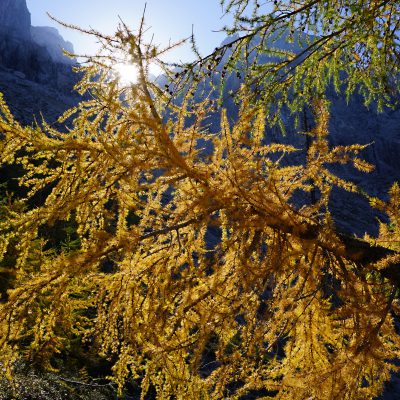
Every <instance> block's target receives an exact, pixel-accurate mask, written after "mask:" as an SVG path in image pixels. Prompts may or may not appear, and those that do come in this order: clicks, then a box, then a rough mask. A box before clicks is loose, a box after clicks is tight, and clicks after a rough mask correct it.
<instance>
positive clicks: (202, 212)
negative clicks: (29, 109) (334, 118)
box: [0, 0, 400, 400]
mask: <svg viewBox="0 0 400 400" xmlns="http://www.w3.org/2000/svg"><path fill="white" fill-rule="evenodd" d="M222 3H223V5H224V6H225V7H226V11H227V12H233V13H234V17H235V23H234V26H233V27H232V28H230V29H227V32H228V33H229V34H232V35H233V34H236V36H232V37H233V39H232V41H231V42H228V43H227V44H226V45H223V46H221V47H219V48H217V49H216V50H215V51H214V52H213V54H211V55H210V56H207V57H204V58H199V60H198V61H195V62H194V63H192V64H188V65H185V66H182V68H181V69H178V70H177V69H174V70H172V69H171V70H168V68H167V66H165V65H164V67H165V68H166V73H167V74H168V76H169V77H170V84H168V85H167V86H168V90H164V88H163V87H161V88H160V87H158V86H157V85H156V84H155V83H154V82H152V81H150V80H149V77H148V70H149V66H150V65H151V63H153V62H158V63H161V64H162V62H161V61H160V59H159V57H160V56H162V55H163V54H164V50H163V49H158V48H157V47H155V46H154V45H153V44H146V43H145V41H144V38H143V34H144V25H143V21H142V23H141V25H140V27H139V29H138V32H136V33H132V32H131V31H129V29H128V28H127V27H126V26H125V25H123V24H121V26H120V28H119V30H118V31H117V33H116V35H115V36H114V37H107V36H104V35H101V34H100V33H95V34H96V35H97V36H98V38H99V40H101V41H102V42H103V43H104V46H105V48H106V50H107V49H108V50H110V51H109V52H108V53H107V54H108V59H106V61H104V60H105V58H96V57H93V58H92V59H91V60H90V61H91V63H90V64H89V65H88V66H85V67H82V68H81V71H82V72H83V74H84V77H83V78H82V81H81V83H80V84H79V86H78V90H80V91H81V93H84V92H86V93H88V94H87V97H86V99H85V100H82V102H81V103H80V104H79V105H78V106H77V107H75V108H73V109H71V110H70V111H68V112H66V113H65V115H63V116H62V117H60V122H63V123H65V125H66V127H67V132H63V131H59V130H56V129H55V128H54V127H52V126H49V125H47V124H46V123H42V124H41V125H40V126H21V125H20V124H19V123H18V122H17V121H16V120H15V119H14V118H13V116H12V115H11V113H10V111H9V110H8V108H7V106H6V104H5V103H4V101H2V102H1V119H0V131H1V141H0V161H1V163H2V164H19V165H21V166H22V167H23V170H24V174H23V175H22V176H21V177H20V178H19V185H20V187H21V188H24V190H25V192H26V195H24V197H23V198H16V197H12V196H10V197H9V198H8V199H6V201H3V202H2V203H1V204H0V212H1V220H0V255H1V256H2V257H3V262H4V260H7V269H8V270H9V271H11V272H12V274H13V279H12V280H10V281H9V282H8V285H7V287H6V288H5V289H2V298H1V303H0V363H1V367H2V368H1V371H2V372H1V373H2V374H4V375H5V376H7V377H8V378H9V379H10V381H12V375H13V367H14V365H15V363H16V362H17V361H18V360H19V359H21V358H25V359H27V360H29V362H36V363H38V364H40V365H42V366H45V367H47V368H54V365H52V363H53V361H54V357H55V356H56V355H57V354H59V353H61V354H64V356H65V355H68V351H69V349H70V344H71V343H72V342H75V343H76V342H77V341H78V342H79V343H80V345H81V346H85V347H90V348H92V349H95V351H96V352H97V353H98V354H99V355H100V356H102V357H105V358H107V359H109V360H110V361H111V362H112V364H113V367H112V373H113V375H112V377H111V379H112V380H114V381H115V382H116V384H117V385H118V387H119V390H120V391H122V389H123V387H124V385H125V384H126V382H127V381H130V382H136V384H137V385H140V388H141V389H140V390H141V398H145V395H146V393H148V392H149V390H151V391H152V393H155V396H156V397H157V398H159V399H166V398H177V399H223V398H232V399H235V398H237V399H240V398H241V397H242V396H244V395H246V394H252V395H253V396H256V395H258V396H259V397H263V398H270V397H271V398H277V399H279V398H280V399H288V400H290V399H293V400H295V399H296V400H297V399H298V400H300V399H301V400H302V399H306V398H307V399H321V400H322V399H360V400H361V399H362V400H364V399H367V398H374V397H375V396H377V395H379V394H380V393H381V392H382V390H383V385H384V383H385V382H386V381H388V380H389V379H390V374H391V372H392V371H396V370H397V367H396V359H398V357H399V346H400V338H399V335H398V332H397V328H396V320H397V318H398V313H399V311H400V310H399V306H400V303H399V300H398V290H399V282H400V274H399V262H400V254H399V252H398V251H399V245H398V243H399V240H400V239H399V238H400V236H399V219H400V215H399V202H400V190H399V187H398V186H397V184H394V185H393V187H392V189H391V191H390V200H389V201H388V202H384V201H383V200H380V199H378V198H370V199H369V200H370V203H371V207H376V208H378V209H379V210H380V211H382V212H385V213H387V215H388V218H389V220H390V222H389V223H387V224H384V223H381V226H380V233H379V236H378V237H377V238H369V237H367V238H365V239H360V238H349V237H346V236H345V235H343V234H342V233H340V232H338V231H337V230H336V228H335V224H334V222H333V220H332V217H331V215H330V212H329V207H328V203H329V199H330V193H331V190H332V188H333V187H334V186H338V187H341V188H343V189H345V190H349V191H354V192H358V189H357V186H356V185H355V184H354V183H352V182H348V181H345V180H343V179H341V178H339V177H338V176H336V175H335V174H334V173H333V172H332V169H331V168H330V166H331V165H332V164H335V163H341V164H344V163H350V164H352V165H353V166H354V167H355V168H357V169H359V170H361V171H365V172H367V171H369V170H371V168H372V166H371V165H369V164H368V163H367V162H365V161H363V160H362V157H361V155H360V153H362V150H363V148H364V147H365V146H361V145H357V144H354V145H351V146H336V147H332V146H331V145H330V144H329V141H328V134H329V132H328V122H329V103H328V101H327V100H326V99H325V89H326V87H327V85H329V84H333V85H334V86H335V88H336V89H337V90H338V91H344V93H347V94H348V95H350V94H351V93H352V92H353V91H354V90H360V91H361V93H363V94H364V95H365V99H366V102H367V103H371V102H376V103H377V104H378V106H379V107H385V106H388V105H393V104H394V100H395V98H396V96H398V88H399V87H398V77H399V36H398V32H399V30H398V25H399V23H400V22H399V21H400V18H399V15H400V12H399V11H400V10H399V7H400V5H399V3H398V2H397V1H372V0H371V1H318V0H313V1H311V0H308V1H305V0H299V1H279V0H278V1H274V2H273V4H272V7H273V12H271V13H268V14H263V13H261V11H262V10H263V7H264V5H263V4H261V3H260V2H257V1H253V2H250V1H249V0H247V1H246V0H236V1H234V0H232V1H222ZM260 4H261V7H260ZM299 32H304V33H301V34H300V33H299ZM92 33H93V32H92ZM280 35H286V37H287V40H289V41H291V40H297V41H299V46H298V47H297V48H298V49H299V50H298V52H297V53H296V52H295V51H283V50H280V49H275V48H273V47H271V46H270V43H273V41H274V40H277V38H278V37H279V36H280ZM117 52H122V53H123V54H125V55H126V56H127V57H128V58H129V59H130V61H131V62H132V63H134V64H135V65H136V66H137V68H138V73H139V78H138V82H137V83H136V84H132V85H130V86H129V87H122V86H121V85H120V84H119V83H118V80H117V79H115V78H114V77H113V74H112V62H111V63H110V62H109V61H112V60H113V57H114V56H115V54H117ZM263 54H264V55H268V57H269V58H268V60H267V62H263V63H261V62H259V60H260V59H261V58H262V55H263ZM107 60H108V61H107ZM264 61H265V60H264ZM222 63H225V64H222ZM219 65H220V66H221V68H219ZM224 71H226V72H224ZM232 71H236V73H238V74H241V77H243V82H242V83H243V84H242V85H241V87H240V89H239V90H238V91H237V92H236V93H234V94H233V95H234V97H235V101H236V102H237V104H238V109H239V112H238V116H237V118H236V119H235V121H233V122H232V120H230V118H229V116H228V115H227V112H226V110H225V109H224V102H223V100H224V99H223V96H224V94H223V93H222V96H221V100H220V101H218V100H217V101H215V100H211V99H210V98H209V97H207V96H206V97H204V98H203V99H201V100H197V99H198V97H196V96H194V93H195V92H196V90H197V89H198V88H199V85H201V84H202V83H203V82H204V81H205V80H207V77H208V74H209V73H211V74H217V73H218V74H219V75H220V79H221V85H223V80H224V77H222V76H221V75H222V74H223V73H225V74H226V76H228V75H229V74H230V73H231V72H232ZM171 91H172V95H171ZM294 94H295V96H294ZM174 97H175V98H174ZM306 105H308V106H310V105H311V108H312V110H313V115H314V123H313V126H312V127H310V129H309V131H308V132H307V134H308V135H309V136H310V137H311V138H312V140H311V141H310V143H309V146H308V149H307V157H306V161H305V162H300V163H299V162H295V161H293V160H296V158H292V157H291V155H292V154H295V153H296V152H298V149H296V148H295V147H293V146H291V145H284V144H279V143H270V142H266V141H265V135H266V130H267V127H269V126H272V125H275V124H279V121H280V117H279V115H280V112H281V111H282V109H283V108H285V107H286V108H288V109H289V110H290V111H291V112H293V113H294V114H296V112H301V111H302V110H303V109H304V107H305V106H306ZM167 110H168V111H167ZM210 113H214V115H215V113H218V115H219V120H220V128H219V130H218V132H217V133H213V132H211V131H210V130H209V129H208V125H207V121H208V116H209V115H210ZM204 141H206V142H207V143H208V147H209V148H211V149H212V150H211V151H208V152H205V151H204V149H203V148H202V147H201V145H200V144H201V143H204ZM313 190H315V191H317V192H318V194H319V196H318V199H315V201H310V202H309V203H307V204H302V205H301V207H300V206H296V201H295V200H294V198H295V196H296V194H298V193H301V192H303V193H310V191H313ZM360 195H361V194H360ZM65 221H70V224H71V226H73V227H74V232H73V234H74V240H73V241H72V243H71V242H69V244H68V245H64V246H50V245H49V234H48V232H49V230H51V229H52V227H53V226H54V225H55V224H57V223H60V222H65ZM3 268H5V267H3Z"/></svg>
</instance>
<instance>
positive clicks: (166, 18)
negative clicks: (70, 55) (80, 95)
mask: <svg viewBox="0 0 400 400" xmlns="http://www.w3.org/2000/svg"><path fill="white" fill-rule="evenodd" d="M145 3H147V8H146V22H147V26H148V27H150V32H151V33H152V34H154V39H155V43H160V44H167V43H168V41H169V40H170V39H171V40H172V41H176V40H179V39H181V38H184V37H187V36H190V34H191V30H192V24H193V25H194V32H195V35H196V38H197V44H198V46H199V47H200V50H201V52H202V53H204V54H206V53H208V52H210V51H212V50H213V49H214V48H215V47H216V46H217V45H218V44H219V43H220V42H221V41H222V40H223V39H224V36H225V35H224V34H223V33H213V32H212V31H213V30H218V29H220V28H221V27H222V26H223V25H225V24H228V23H229V19H227V18H226V17H225V18H222V10H221V6H220V4H219V0H56V1H55V0H27V5H28V8H29V10H30V12H31V18H32V25H34V26H43V25H47V26H55V27H57V29H58V30H59V31H60V33H61V34H62V36H63V37H64V39H66V40H69V41H70V42H72V43H73V45H74V48H75V51H76V53H78V54H82V53H88V54H91V53H94V52H95V51H96V45H95V43H94V39H93V38H91V37H87V36H86V35H83V34H80V33H78V32H75V31H71V30H68V29H64V28H63V27H60V26H59V25H58V24H57V23H56V22H54V21H52V20H50V19H49V17H48V16H47V15H46V12H49V13H50V14H52V15H53V16H54V17H56V18H58V19H60V20H62V21H65V22H67V23H71V24H75V25H78V26H81V27H82V28H89V27H92V28H94V29H96V30H98V31H101V32H104V33H107V34H111V33H113V32H114V31H115V28H116V27H117V25H118V21H119V19H118V15H119V16H121V18H122V19H123V20H124V21H125V22H126V23H127V25H128V26H130V27H131V28H133V29H135V28H136V27H137V26H138V25H139V22H140V19H141V16H142V13H143V9H144V6H145ZM171 58H173V59H174V60H181V61H188V60H189V59H191V58H193V56H192V55H191V53H190V49H189V46H186V47H183V48H181V49H179V50H177V51H175V52H174V53H173V54H172V55H171Z"/></svg>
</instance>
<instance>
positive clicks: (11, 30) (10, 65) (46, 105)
mask: <svg viewBox="0 0 400 400" xmlns="http://www.w3.org/2000/svg"><path fill="white" fill-rule="evenodd" d="M63 48H65V49H66V50H67V51H69V52H73V46H72V44H71V43H69V42H66V41H65V40H64V39H63V38H62V37H61V35H60V34H59V33H58V31H57V29H54V28H49V27H32V26H31V16H30V13H29V11H28V8H27V6H26V1H25V0H0V92H2V93H3V94H4V97H5V100H6V101H7V103H8V104H9V106H10V108H11V111H12V112H13V113H14V114H15V116H16V117H17V119H18V120H19V121H21V122H23V123H31V122H32V121H33V120H34V119H35V118H37V119H38V120H40V119H41V115H43V116H44V117H45V118H46V120H48V121H49V122H53V121H55V120H56V118H57V117H58V116H59V115H60V114H62V113H63V111H65V110H66V109H67V108H69V107H71V106H73V105H75V104H76V103H77V102H78V101H79V98H78V96H77V95H76V94H74V93H73V86H74V85H75V83H76V82H77V81H78V79H79V77H78V76H77V75H76V74H75V73H74V72H73V71H72V66H73V65H74V64H75V60H71V59H70V58H68V57H65V56H64V55H63V53H62V49H63Z"/></svg>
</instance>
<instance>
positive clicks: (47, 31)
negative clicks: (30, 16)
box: [31, 26, 75, 64]
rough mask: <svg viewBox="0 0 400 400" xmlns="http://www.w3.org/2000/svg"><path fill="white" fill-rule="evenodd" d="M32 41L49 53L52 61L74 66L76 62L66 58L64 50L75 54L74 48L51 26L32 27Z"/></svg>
mask: <svg viewBox="0 0 400 400" xmlns="http://www.w3.org/2000/svg"><path fill="white" fill-rule="evenodd" d="M31 36H32V40H33V41H34V42H35V43H36V44H38V45H39V46H41V47H44V48H45V49H46V50H47V52H48V53H49V55H50V57H51V59H52V60H53V61H54V62H56V63H62V64H74V63H75V60H73V59H71V58H69V57H67V56H65V55H64V54H63V50H66V51H68V52H69V53H73V52H74V46H73V45H72V43H71V42H67V41H65V40H64V39H63V37H62V36H61V35H60V34H59V33H58V30H57V29H56V28H52V27H50V26H31Z"/></svg>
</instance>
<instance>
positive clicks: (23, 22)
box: [0, 0, 31, 40]
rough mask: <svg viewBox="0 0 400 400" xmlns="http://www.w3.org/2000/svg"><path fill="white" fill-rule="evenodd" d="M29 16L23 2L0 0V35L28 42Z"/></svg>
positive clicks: (29, 32) (22, 0)
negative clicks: (4, 34)
mask: <svg viewBox="0 0 400 400" xmlns="http://www.w3.org/2000/svg"><path fill="white" fill-rule="evenodd" d="M30 29H31V14H30V12H29V10H28V7H27V5H26V1H25V0H0V33H7V34H8V35H9V36H14V37H18V38H22V39H27V40H29V39H30V38H31V31H30Z"/></svg>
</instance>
